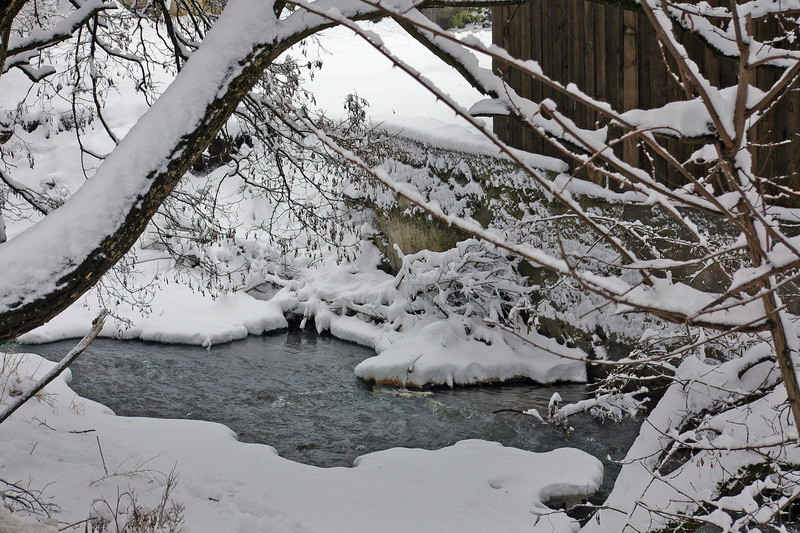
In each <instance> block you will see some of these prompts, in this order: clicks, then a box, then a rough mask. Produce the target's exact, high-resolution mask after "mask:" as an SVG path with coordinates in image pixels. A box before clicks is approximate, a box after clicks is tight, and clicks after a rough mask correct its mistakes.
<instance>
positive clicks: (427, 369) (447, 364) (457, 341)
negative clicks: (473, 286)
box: [356, 320, 586, 387]
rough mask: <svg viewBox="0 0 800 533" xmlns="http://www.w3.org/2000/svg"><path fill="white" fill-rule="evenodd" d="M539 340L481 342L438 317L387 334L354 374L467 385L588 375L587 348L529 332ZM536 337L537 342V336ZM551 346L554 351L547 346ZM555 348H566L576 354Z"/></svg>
mask: <svg viewBox="0 0 800 533" xmlns="http://www.w3.org/2000/svg"><path fill="white" fill-rule="evenodd" d="M528 337H530V338H531V340H533V341H534V342H536V344H538V345H539V346H541V348H539V347H535V346H533V345H527V344H525V345H524V344H523V343H522V342H517V343H514V342H511V341H510V340H509V339H506V338H499V339H496V340H495V342H492V343H487V342H480V341H477V340H475V339H472V338H469V337H466V336H465V335H464V333H463V326H462V325H461V324H460V323H459V321H458V320H434V321H426V322H421V323H420V324H418V325H417V326H416V327H415V328H414V329H412V330H411V331H408V332H406V333H403V334H398V335H396V336H394V337H390V338H386V339H384V340H383V342H380V343H379V344H378V345H377V346H376V348H377V351H378V352H379V355H377V356H376V357H371V358H369V359H367V360H365V361H363V362H361V363H360V364H359V365H358V366H357V367H356V375H357V376H358V377H360V378H361V379H364V380H367V381H375V382H378V383H393V384H399V385H403V386H406V387H422V386H426V385H449V386H453V385H455V384H459V385H465V384H474V383H486V382H492V381H508V380H513V379H523V378H528V379H531V380H533V381H536V382H538V383H554V382H557V381H578V382H580V381H586V364H585V362H584V361H583V359H584V358H585V354H584V353H583V352H582V351H581V350H578V349H569V348H565V347H563V346H560V345H558V343H556V342H555V341H554V340H553V339H548V338H545V337H542V336H541V335H537V334H536V333H531V334H529V335H528ZM537 341H538V342H537ZM547 349H550V350H551V351H547ZM553 352H557V353H564V352H568V354H569V356H570V357H572V359H567V358H564V357H560V356H559V355H556V354H555V353H553Z"/></svg>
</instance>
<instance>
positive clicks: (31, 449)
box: [0, 355, 603, 533]
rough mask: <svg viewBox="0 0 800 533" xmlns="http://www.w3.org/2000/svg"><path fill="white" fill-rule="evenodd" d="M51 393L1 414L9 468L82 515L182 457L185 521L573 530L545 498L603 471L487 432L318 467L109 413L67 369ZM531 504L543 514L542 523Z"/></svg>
mask: <svg viewBox="0 0 800 533" xmlns="http://www.w3.org/2000/svg"><path fill="white" fill-rule="evenodd" d="M3 357H9V358H12V357H19V358H20V360H21V364H20V365H19V366H18V367H17V370H16V372H15V373H14V372H12V373H11V374H10V376H11V379H10V380H3V381H2V383H4V384H7V383H13V382H15V381H16V380H17V378H19V379H20V380H23V378H26V377H30V375H31V374H35V375H37V376H39V375H42V374H43V373H44V372H46V371H47V369H49V368H50V367H51V366H52V364H53V363H50V362H48V361H45V360H43V359H41V358H40V357H38V356H35V355H22V356H16V355H9V356H3ZM3 368H8V366H7V365H6V366H4V367H3ZM23 381H27V380H23ZM3 392H5V393H7V392H8V391H7V390H6V391H3ZM0 398H7V396H6V394H3V395H2V396H0ZM43 398H44V399H46V400H47V401H37V400H33V401H31V402H29V403H28V404H27V405H25V406H24V407H23V408H22V409H20V410H19V411H17V412H16V413H15V414H14V416H12V417H11V418H10V419H9V420H8V421H6V422H5V423H4V424H3V431H2V432H0V468H1V469H2V470H3V475H4V478H6V479H13V480H20V479H24V480H25V483H26V485H27V486H29V487H31V488H33V489H37V490H43V491H44V492H43V498H44V499H45V501H46V502H48V503H53V504H57V505H58V506H59V509H58V510H56V511H53V516H54V518H55V519H57V520H58V522H59V524H61V525H63V524H67V523H73V522H77V521H79V520H84V519H86V518H87V517H88V516H89V513H90V510H91V509H92V506H93V502H94V505H95V509H97V502H98V501H100V500H101V499H105V500H107V501H108V502H110V503H112V504H113V503H114V502H116V500H117V495H118V494H120V493H126V492H131V491H134V492H135V493H136V494H137V499H138V500H139V502H140V504H142V505H145V506H147V505H153V504H154V503H155V502H157V501H158V499H159V498H160V496H161V493H162V491H163V489H162V483H163V479H164V473H167V472H170V470H172V469H173V468H175V469H176V471H177V472H179V475H180V479H179V482H178V484H177V487H176V488H175V490H174V491H173V492H172V500H173V501H174V502H175V503H178V504H180V505H183V506H184V508H185V511H184V517H185V528H184V529H185V530H186V531H191V532H192V533H203V532H214V533H217V532H219V531H226V532H236V531H241V532H247V533H251V532H255V531H270V532H303V533H310V532H333V531H335V532H338V531H341V532H344V531H346V532H349V533H358V532H373V531H376V530H380V531H383V532H387V533H389V532H406V531H408V530H409V528H412V529H416V530H419V531H459V532H464V533H467V532H472V531H474V532H485V531H503V532H508V533H511V532H515V531H519V532H522V531H524V532H531V531H543V532H544V531H547V532H554V531H555V532H567V531H575V530H577V524H576V523H575V522H573V521H572V520H571V519H569V518H568V517H567V516H566V515H565V514H563V513H556V512H553V513H552V514H550V513H551V512H552V511H551V510H550V509H549V508H547V507H546V506H545V505H544V504H543V503H542V501H543V500H545V499H557V500H569V499H572V498H575V497H583V496H586V495H588V494H591V493H593V492H594V491H595V490H596V489H597V487H598V486H599V484H600V481H601V479H602V473H603V468H602V465H601V463H600V462H599V461H598V460H597V459H595V458H593V457H591V456H590V455H588V454H586V453H584V452H581V451H579V450H576V449H569V448H568V449H560V450H555V451H552V452H548V453H532V452H527V451H523V450H519V449H514V448H506V447H503V446H502V445H500V444H497V443H492V442H485V441H478V440H471V441H463V442H459V443H457V444H455V445H454V446H451V447H448V448H443V449H440V450H420V449H405V448H395V449H391V450H386V451H382V452H377V453H372V454H368V455H365V456H362V457H360V458H358V459H357V460H356V461H355V463H354V467H353V468H341V467H339V468H317V467H312V466H307V465H302V464H299V463H295V462H292V461H288V460H286V459H283V458H281V457H279V456H278V455H277V454H276V453H275V450H274V449H273V448H271V447H269V446H264V445H254V444H244V443H240V442H237V441H236V438H235V435H234V434H233V432H232V431H231V430H230V429H228V428H226V427H224V426H222V425H219V424H213V423H208V422H199V421H190V420H157V419H146V418H125V417H117V416H114V415H113V414H111V413H110V411H109V410H108V409H107V408H105V407H103V406H102V405H100V404H97V403H95V402H92V401H89V400H85V399H82V398H80V397H77V396H76V395H75V393H74V392H73V391H72V390H70V389H69V387H68V386H67V384H66V382H65V381H64V380H63V379H61V378H59V379H57V380H56V381H54V382H53V383H51V384H50V385H49V386H48V387H47V388H46V390H45V396H44V397H43ZM199 443H202V445H198V444H199ZM100 449H102V453H101V451H100ZM106 471H107V472H108V473H106ZM123 503H124V502H123ZM532 512H533V513H534V514H535V513H537V512H542V513H548V514H547V515H546V516H544V517H543V518H542V519H541V520H539V522H538V524H537V525H536V526H535V527H534V526H533V522H534V521H535V516H534V514H531V513H532ZM17 514H19V513H17ZM3 520H5V521H6V522H8V520H9V519H8V517H7V516H4V515H0V524H4V522H3ZM29 530H30V529H29Z"/></svg>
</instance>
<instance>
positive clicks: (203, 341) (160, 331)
mask: <svg viewBox="0 0 800 533" xmlns="http://www.w3.org/2000/svg"><path fill="white" fill-rule="evenodd" d="M99 313H100V309H99V305H98V304H97V303H94V301H93V299H92V298H86V299H84V300H83V301H79V302H77V303H75V304H73V305H72V306H71V307H69V308H68V309H67V310H66V311H64V312H63V313H61V314H60V315H58V316H57V317H55V318H54V319H53V320H51V321H50V322H48V323H47V324H45V325H44V326H41V327H39V328H36V329H35V330H33V331H31V332H29V333H26V334H25V335H22V336H21V337H20V338H19V341H20V342H22V343H30V344H38V343H43V342H53V341H57V340H62V339H68V338H74V337H82V336H83V335H85V334H86V333H87V331H88V329H89V327H90V324H91V322H92V320H93V318H94V317H96V316H97V315H98V314H99ZM117 313H118V314H119V315H120V316H121V318H123V319H125V320H128V321H130V322H129V324H122V323H120V322H118V321H112V320H109V321H108V322H107V323H106V326H105V327H104V328H103V331H102V333H101V336H104V337H114V338H121V339H141V340H145V341H156V342H170V343H177V344H196V345H202V346H206V347H208V346H211V345H212V344H219V343H223V342H230V341H232V340H236V339H243V338H245V337H247V335H260V334H261V333H263V332H266V331H272V330H275V329H282V328H286V327H288V323H287V321H286V318H285V317H284V314H283V308H282V304H281V302H280V301H269V302H265V301H261V300H256V299H255V298H252V297H251V296H248V295H247V294H244V293H232V294H225V295H223V296H220V297H219V298H216V299H213V298H211V297H210V296H207V295H203V294H201V293H199V292H194V291H192V289H190V288H189V287H187V286H185V285H176V284H173V285H165V286H163V287H161V289H160V290H159V292H158V293H157V294H156V297H155V299H154V300H153V302H152V313H150V314H148V315H146V316H142V315H141V314H139V313H138V312H136V311H134V310H132V309H130V308H129V307H125V306H120V307H119V308H118V309H117Z"/></svg>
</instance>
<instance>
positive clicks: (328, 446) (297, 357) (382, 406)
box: [18, 330, 638, 490]
mask: <svg viewBox="0 0 800 533" xmlns="http://www.w3.org/2000/svg"><path fill="white" fill-rule="evenodd" d="M73 345H74V341H64V342H58V343H52V344H47V345H39V346H20V347H19V348H18V351H31V352H35V353H40V354H42V355H43V356H45V357H48V358H50V359H59V358H60V357H62V356H63V355H64V354H66V353H67V351H68V350H69V349H70V348H71V347H72V346H73ZM373 354H374V352H372V350H370V349H367V348H363V347H360V346H357V345H354V344H350V343H347V342H343V341H339V340H337V339H335V338H331V337H319V336H317V335H316V334H314V333H311V332H305V331H301V330H290V331H288V332H283V333H278V334H274V335H269V336H263V337H249V338H247V339H245V340H241V341H236V342H233V343H229V344H224V345H219V346H214V347H213V348H212V349H211V350H210V351H208V352H207V351H206V350H204V349H202V348H199V347H194V346H181V345H168V344H155V343H146V342H138V341H111V340H104V339H101V340H96V341H95V342H94V343H93V344H92V345H91V346H90V347H89V349H88V350H87V351H86V353H84V354H83V355H82V356H81V358H80V359H79V360H78V361H77V362H76V363H75V364H73V366H72V370H73V375H74V379H73V382H72V388H73V389H75V391H76V392H78V394H80V395H81V396H85V397H87V398H91V399H93V400H96V401H98V402H100V403H103V404H105V405H107V406H109V407H110V408H111V409H113V410H114V412H116V413H117V414H118V415H126V416H149V417H159V418H192V419H202V420H211V421H214V422H221V423H223V424H225V425H227V426H229V427H230V428H232V429H233V430H234V431H236V433H237V434H238V435H239V439H240V440H242V441H244V442H258V443H264V444H269V445H271V446H274V447H275V448H276V449H277V450H278V452H279V453H280V454H281V455H282V456H284V457H287V458H289V459H293V460H296V461H300V462H303V463H308V464H313V465H318V466H349V465H351V464H352V461H353V459H355V458H356V457H357V456H359V455H362V454H364V453H368V452H372V451H377V450H383V449H386V448H392V447H395V446H404V447H414V448H428V449H434V448H440V447H442V446H446V445H448V444H451V443H453V442H456V441H459V440H463V439H472V438H478V439H486V440H494V441H498V442H501V443H502V444H504V445H506V446H514V447H517V448H522V449H526V450H531V451H536V452H541V451H548V450H552V449H554V448H559V447H564V446H572V447H576V448H580V449H582V450H585V451H587V452H589V453H591V454H592V455H594V456H596V457H598V458H600V459H604V463H605V464H606V472H607V475H606V476H605V485H607V486H606V487H604V489H606V490H607V489H608V488H609V487H610V483H611V482H612V480H613V478H615V477H616V473H617V470H618V468H617V467H616V465H614V464H613V463H610V462H609V461H606V460H605V458H606V456H609V455H610V456H611V458H613V459H621V458H622V456H623V455H624V453H625V451H626V449H627V447H629V446H630V443H631V442H632V441H633V438H634V437H635V435H636V432H637V428H638V423H631V422H628V423H625V424H614V423H608V422H607V423H601V422H599V421H597V420H593V419H591V418H589V417H586V416H576V417H573V418H572V419H571V420H570V423H571V425H572V426H573V427H574V431H573V432H572V434H570V435H565V434H564V433H562V432H561V431H559V430H557V429H554V428H551V427H549V426H546V425H543V424H542V423H541V422H538V421H537V420H535V419H534V418H533V417H530V416H523V415H520V414H517V413H510V412H506V413H498V414H493V411H496V410H498V409H518V410H525V409H529V408H531V407H535V408H537V409H538V410H539V412H540V413H543V414H544V413H546V412H547V403H548V401H549V399H550V396H551V395H552V394H553V392H556V391H558V392H559V393H560V394H561V396H562V397H563V398H564V400H565V401H574V400H580V399H583V398H585V397H587V396H588V395H587V393H586V389H585V387H584V386H582V385H557V386H552V387H543V386H538V385H531V384H516V385H492V386H476V387H464V388H454V389H435V390H432V391H424V392H411V391H404V390H398V389H395V388H392V387H383V386H371V385H367V384H365V383H363V382H362V381H361V380H359V379H358V378H356V377H355V375H354V373H353V368H354V367H355V365H356V364H358V363H359V362H360V361H362V360H363V359H365V358H367V357H370V356H371V355H373Z"/></svg>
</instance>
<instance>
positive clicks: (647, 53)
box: [492, 0, 800, 205]
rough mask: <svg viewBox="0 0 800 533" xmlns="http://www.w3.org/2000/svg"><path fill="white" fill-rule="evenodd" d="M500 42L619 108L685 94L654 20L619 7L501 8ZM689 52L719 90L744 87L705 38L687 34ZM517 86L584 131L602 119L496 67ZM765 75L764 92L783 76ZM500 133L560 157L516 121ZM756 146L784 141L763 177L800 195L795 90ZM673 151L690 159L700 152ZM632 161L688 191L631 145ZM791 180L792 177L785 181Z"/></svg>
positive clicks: (554, 0) (769, 149)
mask: <svg viewBox="0 0 800 533" xmlns="http://www.w3.org/2000/svg"><path fill="white" fill-rule="evenodd" d="M492 19H493V40H494V42H495V43H496V44H498V45H500V46H502V47H503V48H505V49H507V50H508V51H509V52H510V53H511V54H512V55H514V56H515V57H518V58H521V59H535V60H536V61H538V62H539V63H540V64H541V66H542V69H543V70H544V72H545V73H546V74H548V75H549V76H551V77H552V78H554V79H556V80H558V81H561V82H562V83H568V82H572V83H575V84H577V85H578V86H579V87H580V88H581V89H582V90H583V91H584V92H586V93H587V94H589V95H592V96H594V97H596V98H599V99H602V100H605V101H607V102H609V103H610V104H612V105H613V106H614V107H615V108H616V109H618V110H623V111H627V110H629V109H634V108H653V107H659V106H662V105H664V104H667V103H668V102H670V101H674V100H678V99H681V98H682V97H683V94H682V92H681V90H680V88H679V87H678V84H677V83H676V82H675V80H674V79H672V77H671V76H670V74H669V73H668V70H667V68H666V66H665V62H664V58H663V57H662V54H661V50H660V49H659V46H658V44H657V41H656V38H655V32H654V30H653V29H652V27H651V25H650V23H649V22H648V20H647V18H646V16H645V15H644V14H642V13H637V12H635V11H628V10H624V9H621V8H618V7H614V6H608V5H602V4H598V3H595V2H591V1H587V0H531V1H530V2H528V3H527V4H523V5H518V6H504V7H498V8H494V12H493V14H492ZM755 31H756V34H757V35H759V36H760V35H765V34H768V33H769V32H770V31H773V32H774V21H766V22H763V23H759V26H758V27H757V28H755ZM683 42H684V45H685V46H686V47H687V50H688V52H689V54H690V56H691V57H692V59H694V60H695V61H696V62H697V63H698V65H699V67H700V69H701V71H702V72H703V73H704V74H705V76H706V77H707V78H708V79H709V80H710V81H711V82H712V83H714V84H715V85H717V86H722V87H727V86H730V85H734V84H735V83H736V68H735V67H736V63H735V62H734V61H732V60H730V59H726V58H722V57H720V56H718V55H716V54H715V53H714V52H712V51H711V50H709V49H708V48H707V47H705V46H704V45H703V44H702V43H701V42H700V41H699V39H698V38H697V37H695V36H693V35H691V34H686V35H684V36H683ZM495 69H496V70H500V71H502V73H503V75H504V77H505V79H506V80H508V82H509V83H510V85H511V86H512V87H513V88H514V89H515V90H516V91H517V92H518V93H519V94H520V95H522V96H526V97H528V98H531V99H533V100H534V101H539V100H540V99H542V98H551V99H553V100H554V101H555V102H556V103H557V104H558V106H559V108H560V109H562V110H565V111H566V112H567V113H568V114H569V115H570V116H572V117H573V119H574V120H575V121H576V123H577V124H578V125H579V126H582V127H588V126H591V125H592V124H594V123H595V122H596V121H597V120H599V118H600V117H598V116H596V115H595V113H594V112H593V111H591V110H589V109H586V108H585V107H583V106H580V105H577V104H575V103H574V102H573V101H570V100H569V99H567V98H565V97H564V96H562V95H560V94H559V93H556V92H555V91H553V90H551V89H548V88H546V87H543V86H542V85H541V84H539V83H537V82H534V81H532V80H531V79H530V78H528V77H526V76H524V75H522V74H520V73H519V72H518V71H516V70H513V69H509V68H508V67H507V66H505V65H502V64H495ZM761 70H762V72H760V73H759V74H758V78H757V80H756V85H758V86H759V87H761V88H764V87H766V86H768V85H769V83H770V82H772V81H774V80H776V79H777V77H778V75H779V73H778V71H777V70H776V71H775V72H772V71H766V70H764V69H761ZM494 124H495V126H494V128H495V132H496V133H497V134H498V135H499V136H500V138H502V139H503V140H505V141H506V142H508V143H510V144H511V145H513V146H515V147H518V148H522V149H524V150H528V151H531V152H537V153H544V154H547V155H553V156H559V155H560V154H559V153H558V152H556V151H555V149H553V148H552V147H551V146H550V145H549V143H547V141H545V140H543V139H542V138H541V137H539V136H538V135H534V134H533V133H531V132H530V131H529V130H527V129H525V128H524V127H522V126H521V125H519V124H518V123H517V122H516V121H514V120H513V119H509V118H498V119H495V123H494ZM755 141H756V142H758V143H760V144H769V143H775V142H783V144H782V145H780V146H765V147H762V148H757V149H756V150H755V154H754V155H755V169H756V171H757V172H758V173H759V174H760V175H761V176H765V177H770V178H771V179H772V178H775V179H776V180H777V179H782V180H783V181H782V183H787V184H791V185H793V186H794V188H795V189H800V93H798V91H795V92H794V93H793V94H792V95H791V96H790V97H788V98H785V99H784V100H783V101H782V102H781V103H780V104H779V105H778V106H776V107H775V108H774V109H773V110H772V111H771V112H770V115H769V116H767V117H765V118H764V120H763V122H762V124H761V125H759V126H758V128H757V131H756V138H755ZM668 146H669V148H670V149H672V150H675V151H674V152H673V153H675V154H677V155H679V157H681V158H682V160H686V159H687V158H688V157H689V155H690V154H691V153H692V152H693V151H695V150H696V149H698V148H699V145H693V146H692V145H688V144H685V143H684V145H683V146H678V144H677V142H673V141H669V143H668ZM624 150H626V151H627V154H626V156H627V157H628V160H629V161H634V162H638V163H639V164H640V165H641V166H642V167H643V168H647V169H648V170H652V171H654V172H655V174H656V175H657V176H658V177H659V179H661V180H662V181H664V182H666V183H670V184H671V185H681V184H682V183H681V182H680V181H679V178H678V177H677V176H675V175H674V174H673V173H670V172H668V171H667V167H666V164H665V163H664V162H661V161H657V162H656V163H655V164H654V165H651V164H650V162H649V160H647V158H645V157H644V156H643V155H644V154H643V153H640V152H639V151H638V150H637V149H636V148H635V147H633V146H628V147H625V148H624ZM781 176H785V177H784V178H780V177H781ZM779 203H781V204H783V205H800V202H798V201H797V200H796V199H782V200H780V201H779Z"/></svg>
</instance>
